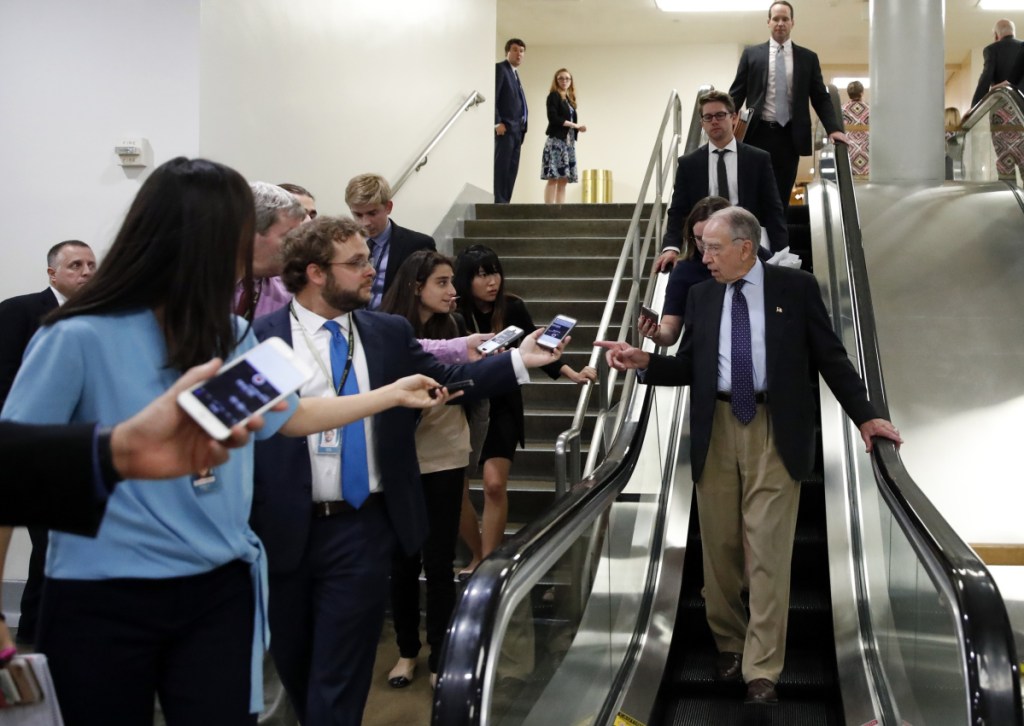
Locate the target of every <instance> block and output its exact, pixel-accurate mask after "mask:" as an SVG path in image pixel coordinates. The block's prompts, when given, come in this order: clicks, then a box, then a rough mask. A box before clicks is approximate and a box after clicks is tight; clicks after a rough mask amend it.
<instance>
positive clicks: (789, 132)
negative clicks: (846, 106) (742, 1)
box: [729, 0, 846, 209]
mask: <svg viewBox="0 0 1024 726" xmlns="http://www.w3.org/2000/svg"><path fill="white" fill-rule="evenodd" d="M793 22H794V12H793V6H792V5H791V4H790V3H789V2H787V1H786V0H781V2H777V3H773V4H772V6H771V7H770V8H769V9H768V29H769V31H770V32H771V40H770V41H769V42H767V43H762V44H760V45H753V46H750V47H749V48H745V49H744V50H743V55H742V56H740V64H739V67H738V68H737V69H736V78H735V79H734V80H733V82H732V86H731V87H730V88H729V95H730V96H732V98H733V101H735V102H736V108H742V107H743V104H744V102H745V103H746V104H747V107H748V108H749V109H750V110H751V111H752V113H751V117H750V125H749V126H748V127H747V134H746V136H745V137H744V139H743V140H744V141H746V142H747V143H748V144H751V145H752V146H757V147H759V148H762V149H764V150H765V151H767V152H768V153H769V154H771V157H772V167H773V169H774V170H775V179H776V181H777V183H778V187H779V198H780V199H781V200H782V208H783V209H786V208H787V207H789V195H790V192H792V191H793V184H794V183H795V182H796V172H797V166H798V165H799V163H800V157H801V156H809V155H810V154H811V113H810V111H809V110H808V108H807V105H808V102H810V105H812V106H814V112H815V113H817V114H818V118H819V119H820V120H821V123H822V124H824V126H825V129H826V130H827V131H828V135H829V138H831V139H832V140H833V141H842V142H843V143H846V135H845V134H844V133H843V125H842V123H841V121H842V120H841V119H837V118H836V115H835V113H834V112H833V110H832V104H831V101H830V100H829V96H828V90H827V89H826V88H825V83H824V81H823V80H822V77H821V64H820V63H819V62H818V56H817V54H816V53H815V52H814V51H812V50H809V49H807V48H803V47H801V46H798V45H796V44H795V43H793V41H792V40H790V37H789V36H790V33H792V31H793Z"/></svg>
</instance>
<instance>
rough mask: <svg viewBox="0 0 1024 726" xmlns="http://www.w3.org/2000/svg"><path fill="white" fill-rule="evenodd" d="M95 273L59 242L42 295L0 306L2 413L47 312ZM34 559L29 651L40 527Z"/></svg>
mask: <svg viewBox="0 0 1024 726" xmlns="http://www.w3.org/2000/svg"><path fill="white" fill-rule="evenodd" d="M94 272H96V255H94V254H93V252H92V249H91V248H90V247H89V245H87V244H86V243H85V242H82V241H81V240H77V239H70V240H65V241H64V242H58V243H57V244H55V245H54V246H53V247H51V248H50V251H49V252H47V253H46V274H47V275H48V276H49V278H50V286H49V287H48V288H46V289H45V290H43V291H42V292H34V293H29V294H28V295H19V296H18V297H12V298H8V299H7V300H4V301H3V302H0V409H2V408H3V405H4V401H6V400H7V394H8V393H10V391H11V386H12V385H13V384H14V378H15V376H16V375H17V374H18V369H19V368H20V367H21V358H22V356H23V355H24V354H25V349H26V348H27V347H28V343H29V341H30V340H32V336H33V335H35V332H36V330H38V329H39V324H40V322H42V319H43V318H44V317H46V315H47V313H49V312H50V311H51V310H56V309H57V307H59V306H60V305H63V304H64V301H65V300H67V299H68V297H69V296H70V295H72V294H74V293H75V292H76V291H77V290H78V289H79V288H80V287H82V285H84V284H85V283H86V282H88V281H89V278H91V277H92V275H93V273H94ZM28 533H29V537H30V538H31V540H32V555H31V556H30V558H29V562H28V579H27V580H26V581H25V589H24V590H23V591H22V595H21V620H20V621H19V624H18V642H19V643H23V644H25V645H30V644H32V643H34V642H35V639H36V617H37V615H38V613H39V601H40V599H41V598H42V594H43V592H42V591H43V569H44V566H45V564H46V544H47V539H48V537H47V534H46V529H45V528H43V527H29V530H28ZM10 536H11V531H10V530H9V529H7V530H3V531H0V539H2V540H4V541H6V540H9V539H10Z"/></svg>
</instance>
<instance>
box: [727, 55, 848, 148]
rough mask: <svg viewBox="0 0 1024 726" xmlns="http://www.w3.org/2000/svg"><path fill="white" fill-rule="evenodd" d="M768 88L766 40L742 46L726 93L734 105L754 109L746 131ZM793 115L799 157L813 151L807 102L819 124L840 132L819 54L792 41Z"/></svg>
mask: <svg viewBox="0 0 1024 726" xmlns="http://www.w3.org/2000/svg"><path fill="white" fill-rule="evenodd" d="M767 91H768V43H767V42H765V43H761V44H759V45H752V46H749V47H747V48H744V49H743V55H741V56H740V64H739V67H738V68H737V69H736V78H735V79H734V80H733V82H732V87H730V88H729V95H730V96H732V100H733V103H735V104H736V108H737V109H740V108H742V107H743V103H744V102H746V104H747V107H748V108H751V109H754V110H755V113H753V114H752V115H751V118H750V124H749V126H748V127H747V133H748V134H749V133H750V132H751V131H753V130H754V129H755V128H756V127H757V124H758V122H759V121H760V118H761V117H760V113H761V111H762V109H764V99H765V94H766V93H767ZM792 98H793V109H792V111H793V116H792V119H791V120H790V122H789V129H790V133H791V134H792V137H793V146H794V147H796V150H797V153H799V154H800V156H809V155H810V154H811V151H812V140H811V112H810V110H809V109H808V107H807V104H808V102H810V105H811V106H814V112H815V113H816V114H818V118H819V119H821V123H823V124H824V125H825V128H826V129H827V130H828V132H829V133H830V134H831V133H833V132H835V131H842V130H843V127H842V125H841V124H840V123H839V121H838V119H836V116H835V114H834V113H833V112H832V101H831V100H830V99H829V97H828V89H826V88H825V82H824V80H823V79H822V77H821V64H820V63H819V62H818V54H817V53H815V52H814V51H813V50H810V49H808V48H804V47H802V46H799V45H797V44H796V43H793V88H792Z"/></svg>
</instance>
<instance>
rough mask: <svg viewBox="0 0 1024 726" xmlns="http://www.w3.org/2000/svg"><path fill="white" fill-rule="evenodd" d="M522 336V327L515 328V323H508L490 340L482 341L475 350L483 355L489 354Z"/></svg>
mask: <svg viewBox="0 0 1024 726" xmlns="http://www.w3.org/2000/svg"><path fill="white" fill-rule="evenodd" d="M521 337H523V329H522V328H517V327H516V326H515V325H510V326H508V327H507V328H505V329H504V330H502V331H501V332H500V333H498V334H497V335H495V336H494V337H493V338H491V339H490V340H485V341H484V342H483V343H481V344H480V345H478V346H477V347H476V349H477V351H478V352H479V353H481V354H483V355H490V354H491V353H494V352H495V351H497V350H500V349H501V348H504V347H505V346H506V345H510V344H512V343H515V342H516V341H517V340H519V339H520V338H521Z"/></svg>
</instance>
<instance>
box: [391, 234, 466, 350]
mask: <svg viewBox="0 0 1024 726" xmlns="http://www.w3.org/2000/svg"><path fill="white" fill-rule="evenodd" d="M441 265H447V266H448V267H451V268H453V269H454V267H455V266H454V265H453V264H452V261H451V258H449V257H445V256H444V255H442V254H441V253H440V252H435V251H434V250H418V251H416V252H413V253H412V254H411V255H409V256H408V257H407V258H406V259H405V262H403V263H402V266H401V267H399V268H398V271H397V272H396V273H395V279H394V282H392V283H391V287H389V288H388V291H387V292H386V293H385V294H384V299H383V300H381V303H380V311H381V312H382V313H394V314H395V315H401V316H402V317H403V318H405V319H406V320H408V321H409V322H410V323H412V329H413V331H414V332H415V333H416V337H417V338H430V339H434V340H442V339H445V340H446V339H448V338H457V337H459V326H458V323H457V322H456V321H455V319H454V318H453V317H452V316H451V315H450V314H449V313H434V314H433V315H431V316H430V317H429V318H427V322H425V323H423V322H421V321H420V297H419V295H417V294H416V293H417V292H418V291H419V289H420V288H421V287H422V286H423V285H425V284H426V282H427V280H428V279H430V276H431V275H433V274H434V270H435V269H436V268H438V267H440V266H441Z"/></svg>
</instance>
